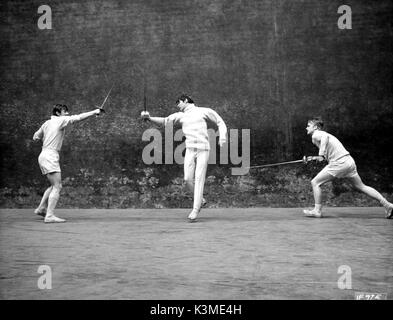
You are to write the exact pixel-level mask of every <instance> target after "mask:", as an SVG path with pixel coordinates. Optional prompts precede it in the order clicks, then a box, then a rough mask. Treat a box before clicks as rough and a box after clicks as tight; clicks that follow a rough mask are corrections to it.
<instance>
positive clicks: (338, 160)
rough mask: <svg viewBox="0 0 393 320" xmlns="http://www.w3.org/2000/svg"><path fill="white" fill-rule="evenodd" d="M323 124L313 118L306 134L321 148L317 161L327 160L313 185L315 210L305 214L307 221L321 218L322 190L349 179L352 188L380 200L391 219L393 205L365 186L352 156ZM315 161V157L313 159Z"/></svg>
mask: <svg viewBox="0 0 393 320" xmlns="http://www.w3.org/2000/svg"><path fill="white" fill-rule="evenodd" d="M322 128H323V121H322V120H321V119H319V118H314V119H311V120H309V121H308V124H307V128H306V130H307V134H308V135H311V137H312V142H313V144H315V145H316V146H317V147H318V148H319V153H318V157H316V160H317V161H323V160H327V161H328V165H327V166H325V167H324V168H323V169H322V170H321V172H319V173H318V174H317V175H316V177H315V178H314V179H312V181H311V185H312V188H313V192H314V200H315V207H314V209H312V210H303V212H304V214H305V215H306V216H307V217H316V218H321V217H322V190H321V186H322V185H323V184H325V183H327V182H329V181H332V180H333V179H335V178H347V180H348V181H349V182H350V183H351V184H352V185H353V187H354V188H355V189H357V190H359V191H361V192H363V193H365V194H367V195H368V196H370V197H371V198H374V199H376V200H378V201H379V202H380V203H381V205H382V206H383V207H384V208H385V211H386V218H387V219H390V218H392V215H393V214H392V210H393V204H392V203H390V202H389V201H387V200H386V199H385V198H384V197H383V196H382V195H381V194H380V193H379V192H378V191H377V190H375V189H374V188H371V187H369V186H366V185H365V184H364V183H363V182H362V180H361V178H360V176H359V174H358V172H357V169H356V164H355V161H354V160H353V158H352V157H351V156H350V154H349V152H348V151H347V150H346V149H345V148H344V146H343V145H342V144H341V142H340V141H339V140H338V139H337V138H336V137H335V136H333V135H331V134H330V133H327V132H326V131H323V130H322ZM310 158H312V157H310Z"/></svg>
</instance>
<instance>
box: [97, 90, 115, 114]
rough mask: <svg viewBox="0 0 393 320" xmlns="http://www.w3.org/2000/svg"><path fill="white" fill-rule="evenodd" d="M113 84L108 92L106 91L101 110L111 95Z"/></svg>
mask: <svg viewBox="0 0 393 320" xmlns="http://www.w3.org/2000/svg"><path fill="white" fill-rule="evenodd" d="M113 86H114V84H113V85H112V87H111V88H110V90H109V91H108V94H107V95H106V97H105V99H104V102H103V103H102V104H101V106H100V109H102V108H103V106H104V105H105V102H106V100H108V97H109V95H110V94H111V91H112V89H113Z"/></svg>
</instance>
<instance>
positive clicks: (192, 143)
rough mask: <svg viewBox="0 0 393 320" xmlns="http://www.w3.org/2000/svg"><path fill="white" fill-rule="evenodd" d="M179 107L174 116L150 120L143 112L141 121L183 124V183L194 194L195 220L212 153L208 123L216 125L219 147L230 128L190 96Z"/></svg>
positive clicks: (178, 102) (179, 100)
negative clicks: (184, 149) (184, 138)
mask: <svg viewBox="0 0 393 320" xmlns="http://www.w3.org/2000/svg"><path fill="white" fill-rule="evenodd" d="M176 105H177V107H178V108H179V110H180V112H176V113H173V114H171V115H170V116H168V117H166V118H162V117H150V115H149V113H148V112H143V113H142V118H144V119H147V120H150V121H152V122H154V123H157V124H164V125H168V124H170V125H172V124H174V123H180V124H181V125H182V130H183V133H184V135H185V137H186V142H185V144H186V154H185V157H184V180H185V183H186V185H187V187H188V189H189V191H190V192H191V193H193V194H194V204H193V209H192V211H191V213H190V214H189V216H188V218H189V219H190V221H194V220H195V219H196V218H197V216H198V213H199V212H200V210H201V207H202V206H203V205H204V204H205V200H204V199H203V188H204V184H205V177H206V170H207V163H208V160H209V150H210V144H209V136H208V131H207V123H206V121H207V120H211V121H212V122H214V123H215V124H216V125H217V127H218V131H219V145H220V147H222V146H223V144H224V143H225V142H226V136H227V127H226V125H225V123H224V120H223V119H222V118H221V117H220V116H219V115H218V113H217V112H215V111H214V110H212V109H210V108H201V107H197V106H196V105H195V104H194V101H193V100H192V99H191V98H190V97H189V96H188V95H181V96H180V97H179V98H178V99H177V100H176ZM194 177H195V179H194Z"/></svg>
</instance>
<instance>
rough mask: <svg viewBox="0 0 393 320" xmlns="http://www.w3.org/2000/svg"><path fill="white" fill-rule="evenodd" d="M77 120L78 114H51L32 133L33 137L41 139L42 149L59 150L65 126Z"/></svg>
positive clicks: (78, 118)
mask: <svg viewBox="0 0 393 320" xmlns="http://www.w3.org/2000/svg"><path fill="white" fill-rule="evenodd" d="M79 120H80V117H79V115H73V116H59V117H58V116H51V118H50V119H49V120H47V121H45V122H44V124H43V125H42V126H41V128H39V129H38V131H37V132H36V133H34V136H33V139H37V138H38V139H42V148H43V149H53V150H56V151H58V152H59V151H60V149H61V146H62V144H63V140H64V134H65V127H67V126H68V125H69V124H71V123H74V122H76V121H79Z"/></svg>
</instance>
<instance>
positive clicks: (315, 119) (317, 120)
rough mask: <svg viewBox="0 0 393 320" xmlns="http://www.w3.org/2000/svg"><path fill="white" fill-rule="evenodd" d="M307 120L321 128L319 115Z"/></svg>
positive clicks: (321, 121)
mask: <svg viewBox="0 0 393 320" xmlns="http://www.w3.org/2000/svg"><path fill="white" fill-rule="evenodd" d="M308 122H311V123H313V124H314V125H315V126H316V127H317V128H318V129H320V130H321V129H322V128H323V120H322V118H321V117H314V118H312V119H310V120H308Z"/></svg>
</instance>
